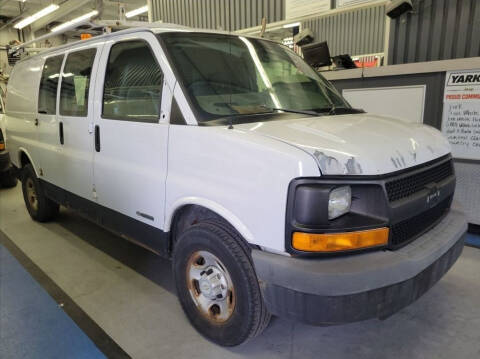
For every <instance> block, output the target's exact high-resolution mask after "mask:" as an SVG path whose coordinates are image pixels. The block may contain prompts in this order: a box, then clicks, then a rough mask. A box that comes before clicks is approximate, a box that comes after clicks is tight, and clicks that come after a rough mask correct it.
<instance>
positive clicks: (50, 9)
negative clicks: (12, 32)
mask: <svg viewBox="0 0 480 359" xmlns="http://www.w3.org/2000/svg"><path fill="white" fill-rule="evenodd" d="M58 8H59V6H58V5H57V4H50V5H48V6H47V7H46V8H43V9H42V10H40V11H39V12H36V13H35V14H33V15H31V16H29V17H27V18H25V19H23V20H21V21H19V22H17V23H16V24H15V25H14V26H13V27H14V28H15V29H23V28H24V27H25V26H28V25H30V24H31V23H32V22H34V21H37V20H38V19H40V18H41V17H44V16H45V15H48V14H50V13H51V12H54V11H55V10H57V9H58Z"/></svg>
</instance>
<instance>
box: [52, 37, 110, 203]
mask: <svg viewBox="0 0 480 359" xmlns="http://www.w3.org/2000/svg"><path fill="white" fill-rule="evenodd" d="M102 48H103V45H102V44H93V45H88V46H81V47H75V48H73V49H72V50H71V51H67V52H65V59H64V62H63V66H62V73H64V68H65V65H66V63H67V61H68V59H69V56H70V55H71V54H74V53H76V52H78V51H83V50H89V49H96V55H95V59H94V62H93V66H92V73H91V74H90V90H89V93H88V113H87V116H86V117H83V116H82V117H77V116H64V115H62V114H61V113H60V96H59V93H57V99H58V100H57V122H58V123H60V122H62V123H63V132H64V144H63V145H59V146H58V148H59V151H58V153H57V158H58V166H57V167H56V168H57V171H56V173H54V174H53V175H52V176H51V178H48V180H49V182H51V183H53V184H55V185H57V186H59V187H61V188H63V189H65V190H67V191H69V192H72V193H74V194H76V195H78V196H80V197H83V198H87V199H91V198H92V189H93V132H92V131H91V130H90V129H91V123H93V119H94V117H95V108H94V106H93V102H94V98H96V97H97V96H101V93H98V92H97V90H96V88H95V86H94V84H95V80H96V76H97V69H98V65H99V59H100V57H101V54H102ZM61 88H62V79H61V80H60V82H59V89H61ZM57 133H58V129H57ZM56 142H57V143H59V140H58V139H57V141H56Z"/></svg>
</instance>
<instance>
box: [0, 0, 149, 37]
mask: <svg viewBox="0 0 480 359" xmlns="http://www.w3.org/2000/svg"><path fill="white" fill-rule="evenodd" d="M52 3H55V4H57V5H60V8H59V9H58V10H57V11H55V12H53V13H52V14H50V15H47V16H45V17H44V18H42V19H41V20H38V23H39V24H41V26H42V27H45V26H52V25H54V24H59V23H62V22H64V21H68V20H71V19H74V18H76V17H78V16H81V15H83V14H85V13H87V12H89V11H91V10H94V9H96V6H97V3H98V4H102V3H103V13H102V16H101V18H102V19H104V20H116V19H118V18H119V15H118V14H119V8H120V6H121V5H122V4H123V5H124V6H125V7H126V11H130V10H133V9H136V8H139V7H140V6H143V5H146V3H147V0H125V1H113V0H103V1H102V0H83V1H81V0H25V1H22V0H0V26H2V25H3V24H5V23H7V22H8V21H9V20H12V19H14V18H16V17H18V16H20V15H21V17H19V18H18V20H15V21H14V22H13V23H16V22H17V21H19V20H20V19H21V18H24V17H27V16H29V15H32V14H34V13H35V12H37V11H39V10H41V9H43V8H44V7H46V6H48V5H50V4H52ZM79 3H82V6H80V7H79V6H78V4H79ZM61 10H62V11H61ZM146 15H147V14H146V13H145V14H142V15H140V16H136V17H134V18H131V19H129V20H147V16H146ZM44 23H46V24H44ZM32 26H34V27H37V26H36V25H35V23H33V24H32ZM35 30H39V29H38V28H37V29H35Z"/></svg>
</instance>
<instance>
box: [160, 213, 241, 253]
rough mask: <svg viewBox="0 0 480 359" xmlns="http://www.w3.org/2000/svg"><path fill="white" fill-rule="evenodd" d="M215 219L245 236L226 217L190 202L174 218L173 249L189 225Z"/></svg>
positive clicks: (172, 231)
mask: <svg viewBox="0 0 480 359" xmlns="http://www.w3.org/2000/svg"><path fill="white" fill-rule="evenodd" d="M207 220H213V221H215V222H219V223H221V224H223V225H225V226H226V227H227V228H229V229H230V230H232V231H235V232H236V233H237V234H238V236H239V237H240V238H242V239H243V237H242V236H241V235H240V234H239V233H238V231H237V230H236V229H235V228H234V227H233V226H232V225H231V224H230V222H228V221H227V220H226V219H225V218H223V217H222V216H220V215H219V214H217V213H215V212H214V211H212V210H210V209H208V208H205V207H202V206H199V205H196V204H188V205H185V206H182V207H180V208H178V209H177V210H176V211H175V213H174V215H173V219H172V226H171V229H170V233H171V249H172V250H173V248H174V247H175V242H176V240H177V238H178V236H179V235H180V234H181V233H183V232H184V231H185V230H187V229H188V228H189V227H191V226H193V225H195V224H197V223H199V222H203V221H207ZM243 241H244V242H245V244H246V245H247V246H248V243H247V241H245V239H243Z"/></svg>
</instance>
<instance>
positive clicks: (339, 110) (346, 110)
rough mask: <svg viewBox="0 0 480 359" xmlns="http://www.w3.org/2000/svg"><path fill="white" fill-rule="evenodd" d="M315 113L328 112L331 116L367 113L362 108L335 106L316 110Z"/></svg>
mask: <svg viewBox="0 0 480 359" xmlns="http://www.w3.org/2000/svg"><path fill="white" fill-rule="evenodd" d="M315 111H318V112H328V114H329V115H341V114H355V113H365V111H364V110H362V109H361V108H353V107H336V106H335V105H333V106H331V107H322V108H316V109H315Z"/></svg>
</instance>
